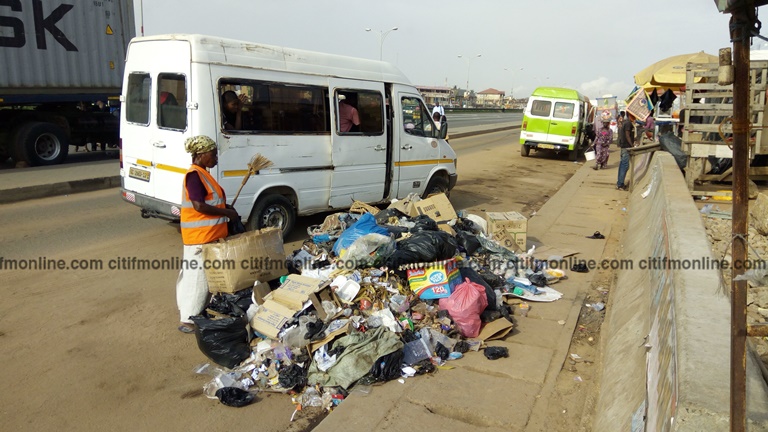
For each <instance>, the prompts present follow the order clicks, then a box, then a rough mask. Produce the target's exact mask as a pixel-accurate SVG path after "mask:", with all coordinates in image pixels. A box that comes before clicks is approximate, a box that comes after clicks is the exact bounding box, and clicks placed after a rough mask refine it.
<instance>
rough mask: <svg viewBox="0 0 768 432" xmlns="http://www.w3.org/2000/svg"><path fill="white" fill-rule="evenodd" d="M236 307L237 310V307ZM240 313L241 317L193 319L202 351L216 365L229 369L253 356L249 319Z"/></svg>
mask: <svg viewBox="0 0 768 432" xmlns="http://www.w3.org/2000/svg"><path fill="white" fill-rule="evenodd" d="M234 307H235V308H237V306H236V305H234ZM238 309H239V308H238ZM239 312H240V315H239V316H231V317H228V318H221V319H215V320H214V319H210V318H208V317H206V316H203V315H197V316H193V317H191V319H192V322H194V323H195V337H196V338H197V346H198V348H200V351H202V352H203V354H205V355H206V357H208V358H209V359H211V360H212V361H213V362H215V363H216V364H219V365H221V366H224V367H226V368H229V369H232V368H234V367H235V366H237V365H239V364H240V363H241V362H242V361H243V360H245V359H247V358H248V357H249V356H250V355H251V347H250V346H249V345H248V330H247V329H246V325H247V324H248V318H247V317H246V316H245V313H243V311H242V310H240V311H239Z"/></svg>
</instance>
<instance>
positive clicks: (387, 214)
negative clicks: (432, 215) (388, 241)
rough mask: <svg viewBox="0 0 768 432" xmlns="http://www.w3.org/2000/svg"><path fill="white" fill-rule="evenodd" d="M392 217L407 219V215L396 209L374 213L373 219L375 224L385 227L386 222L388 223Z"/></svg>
mask: <svg viewBox="0 0 768 432" xmlns="http://www.w3.org/2000/svg"><path fill="white" fill-rule="evenodd" d="M393 217H394V218H397V219H400V218H403V217H408V215H407V214H405V213H403V212H401V211H400V210H398V209H393V208H388V209H384V210H382V211H380V212H378V213H376V216H374V219H376V223H377V224H379V225H386V224H387V222H389V219H390V218H393Z"/></svg>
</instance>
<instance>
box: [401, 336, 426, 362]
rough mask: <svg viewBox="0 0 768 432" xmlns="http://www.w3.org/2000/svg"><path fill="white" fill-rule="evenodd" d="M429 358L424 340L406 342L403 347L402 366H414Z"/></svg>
mask: <svg viewBox="0 0 768 432" xmlns="http://www.w3.org/2000/svg"><path fill="white" fill-rule="evenodd" d="M429 356H430V350H429V345H427V342H426V341H425V340H424V339H416V340H414V341H411V342H408V343H406V344H405V346H404V347H403V364H406V365H414V364H416V363H418V362H420V361H422V360H425V359H428V358H429Z"/></svg>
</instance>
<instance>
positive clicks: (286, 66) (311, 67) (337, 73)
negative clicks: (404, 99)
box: [129, 34, 410, 85]
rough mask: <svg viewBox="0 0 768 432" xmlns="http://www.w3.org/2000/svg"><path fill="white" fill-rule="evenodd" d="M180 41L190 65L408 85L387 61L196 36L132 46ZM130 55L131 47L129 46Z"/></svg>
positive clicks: (177, 36) (150, 38) (146, 38)
mask: <svg viewBox="0 0 768 432" xmlns="http://www.w3.org/2000/svg"><path fill="white" fill-rule="evenodd" d="M167 40H179V41H187V42H189V44H190V45H191V54H192V62H194V63H216V64H227V65H234V66H241V67H250V68H256V69H266V70H274V71H284V72H294V73H303V74H311V75H322V76H333V77H339V78H353V79H360V80H368V81H382V82H388V83H397V84H409V85H410V81H409V80H408V78H407V77H406V76H405V75H403V73H402V72H400V70H399V69H398V68H396V67H394V66H392V65H391V64H389V63H387V62H382V61H377V60H368V59H363V58H356V57H347V56H342V55H337V54H326V53H320V52H315V51H305V50H299V49H293V48H285V47H279V46H274V45H264V44H259V43H253V42H245V41H239V40H234V39H225V38H220V37H215V36H205V35H199V34H167V35H156V36H144V37H137V38H133V39H132V40H131V45H132V44H135V43H141V42H148V41H167ZM129 52H130V46H129Z"/></svg>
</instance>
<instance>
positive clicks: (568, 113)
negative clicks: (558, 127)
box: [553, 102, 574, 119]
mask: <svg viewBox="0 0 768 432" xmlns="http://www.w3.org/2000/svg"><path fill="white" fill-rule="evenodd" d="M573 108H574V105H573V104H572V103H570V102H556V103H555V113H554V114H553V117H554V118H559V119H572V118H573Z"/></svg>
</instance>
